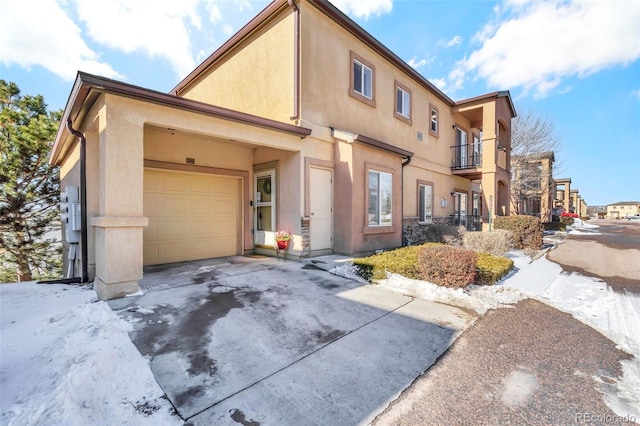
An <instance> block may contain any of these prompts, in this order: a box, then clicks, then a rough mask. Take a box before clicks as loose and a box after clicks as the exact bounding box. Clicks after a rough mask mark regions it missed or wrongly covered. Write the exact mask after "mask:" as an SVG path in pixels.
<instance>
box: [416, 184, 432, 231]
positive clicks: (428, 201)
mask: <svg viewBox="0 0 640 426" xmlns="http://www.w3.org/2000/svg"><path fill="white" fill-rule="evenodd" d="M427 188H429V194H427ZM427 205H429V207H430V209H429V210H430V212H431V214H430V215H427ZM418 221H419V222H421V223H433V184H431V183H424V182H421V183H419V184H418Z"/></svg>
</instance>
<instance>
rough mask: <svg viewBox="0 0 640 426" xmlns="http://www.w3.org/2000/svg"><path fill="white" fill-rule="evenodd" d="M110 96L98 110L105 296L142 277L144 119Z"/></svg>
mask: <svg viewBox="0 0 640 426" xmlns="http://www.w3.org/2000/svg"><path fill="white" fill-rule="evenodd" d="M119 102H127V101H124V100H121V99H118V98H115V97H113V96H110V95H106V96H105V103H104V106H103V108H102V109H101V110H100V113H99V178H98V187H99V206H100V207H99V215H98V216H97V217H94V218H92V220H91V225H93V226H94V227H95V228H94V232H95V257H96V277H95V281H94V286H95V290H96V291H97V293H98V297H99V298H100V299H102V300H107V299H114V298H118V297H122V296H124V295H126V294H131V293H135V292H137V291H138V280H139V279H141V278H142V262H143V260H142V249H143V239H142V230H143V228H144V227H145V226H147V224H148V219H147V218H145V217H144V216H143V200H142V199H143V171H144V169H143V167H144V161H143V155H144V148H143V137H144V122H143V120H142V117H141V116H140V115H138V114H133V113H131V112H130V111H131V110H132V109H133V108H123V107H122V106H121V105H119Z"/></svg>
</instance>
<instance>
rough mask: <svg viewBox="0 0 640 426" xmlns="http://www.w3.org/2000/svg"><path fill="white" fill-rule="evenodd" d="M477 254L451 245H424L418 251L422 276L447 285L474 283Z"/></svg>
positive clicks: (419, 268) (419, 269)
mask: <svg viewBox="0 0 640 426" xmlns="http://www.w3.org/2000/svg"><path fill="white" fill-rule="evenodd" d="M476 259H477V254H476V253H475V252H473V251H471V250H465V249H462V248H457V247H451V246H423V247H421V248H420V251H419V252H418V271H419V272H420V278H421V279H423V280H426V281H429V282H432V283H434V284H438V285H441V286H445V287H464V286H466V285H468V284H471V283H473V281H474V279H475V275H476Z"/></svg>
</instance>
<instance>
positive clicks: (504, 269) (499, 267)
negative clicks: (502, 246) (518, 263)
mask: <svg viewBox="0 0 640 426" xmlns="http://www.w3.org/2000/svg"><path fill="white" fill-rule="evenodd" d="M476 269H477V271H476V281H475V283H476V284H480V285H493V284H495V283H497V282H498V281H500V280H501V279H502V278H503V277H505V276H506V275H507V274H508V273H509V271H511V270H512V269H513V260H511V259H506V258H504V257H498V256H494V255H492V254H489V253H479V254H478V260H477V262H476Z"/></svg>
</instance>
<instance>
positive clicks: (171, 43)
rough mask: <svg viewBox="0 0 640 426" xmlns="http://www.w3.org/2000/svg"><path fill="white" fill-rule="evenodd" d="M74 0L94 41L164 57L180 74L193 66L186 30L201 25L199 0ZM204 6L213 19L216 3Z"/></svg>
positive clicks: (129, 51)
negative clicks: (198, 9)
mask: <svg viewBox="0 0 640 426" xmlns="http://www.w3.org/2000/svg"><path fill="white" fill-rule="evenodd" d="M73 1H74V3H75V5H76V8H77V12H78V16H79V18H80V20H81V21H83V22H84V23H85V24H86V31H87V34H88V35H89V37H91V39H92V40H94V41H95V42H96V43H99V44H100V45H102V46H105V47H107V48H110V49H113V50H118V51H121V52H124V53H133V52H139V51H140V52H144V53H146V54H147V55H149V56H150V57H160V58H164V59H166V60H167V61H169V62H170V63H171V65H172V67H173V69H174V70H175V71H176V73H177V75H178V76H181V77H182V76H185V75H186V74H188V73H189V72H190V71H191V70H193V68H194V67H195V60H194V58H193V55H192V53H191V42H190V37H189V30H190V29H191V27H194V28H196V29H197V28H201V22H200V18H199V14H198V11H197V6H198V4H199V3H200V2H199V0H181V1H180V2H175V1H173V0H136V1H130V0H109V1H108V2H106V1H102V2H94V1H83V0H73ZM204 6H205V8H208V12H209V13H210V17H213V19H215V16H216V13H217V12H216V10H215V4H214V3H212V2H205V3H204ZM218 12H219V11H218Z"/></svg>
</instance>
